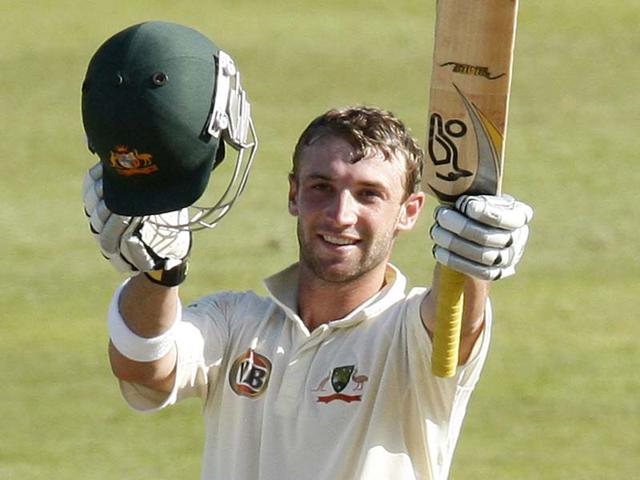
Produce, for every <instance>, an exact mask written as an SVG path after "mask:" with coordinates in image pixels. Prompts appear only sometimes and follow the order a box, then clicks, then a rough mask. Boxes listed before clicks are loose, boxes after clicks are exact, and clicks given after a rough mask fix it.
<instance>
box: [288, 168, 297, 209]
mask: <svg viewBox="0 0 640 480" xmlns="http://www.w3.org/2000/svg"><path fill="white" fill-rule="evenodd" d="M289 213H290V214H291V215H293V216H294V217H297V216H298V179H297V178H296V176H295V175H294V174H293V173H290V174H289Z"/></svg>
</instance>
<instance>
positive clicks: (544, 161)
mask: <svg viewBox="0 0 640 480" xmlns="http://www.w3.org/2000/svg"><path fill="white" fill-rule="evenodd" d="M434 5H435V1H430V2H419V1H417V0H413V1H412V0H396V1H394V2H389V1H381V0H368V1H364V0H352V1H348V2H347V1H344V0H343V1H337V0H332V1H324V2H311V1H308V2H305V1H293V0H291V1H284V0H273V1H268V2H267V1H257V0H254V1H242V0H236V1H230V0H228V1H210V2H203V1H198V2H196V1H192V0H184V1H182V2H175V1H160V0H156V1H152V0H140V1H136V2H128V1H123V0H113V1H111V2H103V1H101V2H96V1H93V0H90V1H84V2H80V1H77V2H74V1H70V0H56V1H45V0H33V1H31V2H19V1H17V0H15V1H14V0H3V1H2V2H1V3H0V26H1V28H0V45H1V47H0V132H1V133H0V135H1V137H0V138H1V141H0V165H1V167H2V168H1V170H0V225H1V226H2V233H1V234H0V246H1V250H0V252H1V253H0V271H1V272H2V275H0V319H1V320H0V381H1V382H2V385H3V388H2V392H1V393H0V431H1V432H2V433H1V434H0V478H1V479H19V480H32V479H41V478H42V479H44V478H46V479H49V478H56V479H114V478H119V479H170V478H194V479H195V478H198V475H199V469H200V455H201V447H202V433H203V432H202V427H201V424H200V413H199V407H198V404H197V402H191V403H189V402H187V403H185V404H183V405H179V406H177V407H175V408H173V409H171V410H170V411H167V412H162V413H159V414H155V415H151V416H150V415H139V414H135V413H133V412H132V411H130V410H129V409H128V408H127V407H126V406H125V405H124V403H123V401H122V400H121V399H120V397H119V393H118V390H117V387H116V384H115V381H114V380H113V378H112V377H111V375H110V371H109V367H108V363H107V359H106V355H105V351H106V341H107V335H106V327H105V312H106V307H107V304H108V301H109V298H110V296H111V292H112V291H113V289H114V287H115V286H116V285H117V283H118V282H119V279H120V277H119V276H118V275H117V274H116V273H114V272H113V271H112V269H111V267H110V266H109V264H108V263H107V262H105V261H103V260H102V259H101V258H100V255H99V254H98V251H97V248H96V246H95V245H94V243H93V240H92V238H91V237H90V235H89V233H88V229H87V226H86V222H85V219H84V216H83V213H82V203H81V195H80V188H81V182H82V177H83V175H84V172H85V170H86V169H87V168H88V167H89V166H90V165H91V164H92V163H93V162H94V158H92V156H91V155H90V154H89V152H88V151H87V149H86V147H85V145H84V135H83V131H82V126H81V119H80V85H81V82H82V78H83V75H84V71H85V68H86V65H87V62H88V60H89V58H90V57H91V55H92V54H93V52H94V51H95V50H96V48H97V47H98V46H99V45H100V44H101V43H102V42H103V41H104V40H105V39H106V38H107V37H109V36H110V35H111V34H113V33H115V32H116V31H118V30H120V29H122V28H124V27H126V26H128V25H130V24H133V23H136V22H139V21H143V20H147V19H162V20H171V21H176V22H180V23H185V24H189V25H191V26H193V27H195V28H197V29H199V30H201V31H203V32H205V33H207V34H208V35H210V36H211V37H212V38H214V39H215V40H216V42H217V43H218V44H219V45H220V46H221V47H223V48H225V49H227V50H228V51H230V52H231V53H232V54H233V56H234V57H235V58H236V61H237V63H238V65H239V66H240V69H241V71H242V74H243V83H244V85H245V87H246V89H247V90H248V92H249V94H250V97H251V99H252V102H253V105H254V119H255V122H256V125H257V128H258V133H259V136H260V140H261V148H260V151H259V154H258V158H257V160H256V164H255V168H254V171H253V173H252V176H251V179H250V183H249V186H248V189H247V191H246V193H245V195H244V196H243V198H242V199H241V201H240V203H239V204H238V205H237V206H236V207H235V209H234V210H233V211H232V213H231V215H230V216H229V217H227V218H226V219H225V221H224V222H223V223H222V224H221V225H220V227H219V228H217V229H216V230H215V231H213V232H205V233H203V234H198V235H197V237H196V242H195V249H194V252H193V262H192V269H191V276H190V279H189V281H188V282H187V283H186V285H185V287H184V289H183V293H184V297H185V298H187V299H193V298H195V297H196V296H198V295H201V294H204V293H207V292H211V291H214V290H217V289H222V288H233V289H248V288H256V289H259V290H260V291H262V287H261V279H262V278H263V277H264V276H266V275H268V274H270V273H272V272H273V271H275V270H276V269H279V268H280V267H282V266H284V265H286V264H288V263H289V262H291V261H293V260H294V259H295V257H296V254H297V250H296V243H295V238H294V223H293V220H292V219H291V218H289V217H288V216H287V215H286V214H285V208H286V189H287V184H286V174H287V172H288V169H289V159H290V152H291V149H292V147H293V144H294V143H295V140H296V138H297V135H298V134H299V132H300V131H301V130H302V128H303V127H304V126H305V125H306V124H307V122H308V121H309V120H310V119H311V118H312V117H313V116H315V115H316V114H318V113H320V112H322V111H324V110H326V109H327V108H329V107H331V106H335V105H344V104H354V103H372V104H377V105H381V106H383V107H385V108H388V109H390V110H392V111H394V112H395V113H396V114H398V115H399V116H400V117H401V118H403V119H404V120H405V121H406V123H407V124H408V125H409V126H410V128H411V129H412V131H413V132H414V134H415V135H416V136H417V137H418V138H419V139H420V140H422V139H423V138H424V136H425V112H426V103H427V88H426V82H427V80H428V77H429V72H430V56H431V49H432V27H433V11H434ZM638 25H640V6H639V5H638V3H637V1H636V0H621V1H618V2H615V3H611V4H605V3H602V2H595V1H592V0H582V1H578V0H572V1H564V2H558V1H551V0H540V1H536V2H527V1H523V2H522V5H521V12H520V23H519V32H518V39H517V52H516V61H515V74H514V81H513V95H512V103H511V117H510V131H509V137H508V142H507V154H508V161H507V164H506V177H505V182H504V184H505V190H506V191H508V192H511V193H513V194H515V195H516V196H518V197H520V198H522V199H524V200H526V201H528V202H530V203H531V204H533V206H534V207H535V209H536V218H535V221H534V223H533V230H532V237H531V241H530V246H529V250H528V253H527V256H526V258H525V259H524V261H523V263H522V266H521V268H520V271H519V274H518V275H517V276H516V277H515V278H514V279H509V280H505V281H503V282H500V283H499V284H496V285H495V286H494V289H493V299H494V304H495V314H496V315H495V316H496V324H495V330H494V343H493V347H492V351H491V354H490V357H489V360H488V364H487V366H486V370H485V374H484V377H483V379H482V381H481V383H480V385H479V387H478V389H477V391H476V393H475V395H474V397H473V398H472V402H471V405H470V408H469V412H468V416H467V420H466V422H465V426H464V429H463V433H462V437H461V440H460V443H459V445H458V449H457V452H456V455H455V458H454V466H453V471H452V478H454V479H471V478H474V479H477V478H491V479H513V478H518V479H538V478H543V479H567V478H572V479H613V478H636V477H637V475H638V472H639V471H640V428H639V427H640V418H639V417H640V405H639V398H640V379H639V374H638V372H639V371H640V348H639V340H638V339H639V337H640V313H639V308H638V307H639V306H640V300H639V297H640V260H639V257H640V255H639V253H638V250H639V247H640V245H639V242H638V233H639V231H638V230H639V227H638V219H639V218H640V215H639V208H638V206H637V202H638V200H639V199H640V196H639V195H638V193H637V191H638V185H639V184H640V173H639V169H638V161H639V159H638V152H639V151H640V141H639V140H638V139H639V135H638V133H639V132H638V130H639V127H640V123H639V120H640V116H639V115H638V110H639V108H640V93H639V92H640V88H639V87H638V85H640V68H639V67H638V65H639V63H638V56H639V54H640V35H638ZM429 223H430V215H429V212H427V213H426V214H425V215H423V218H422V220H421V222H420V225H419V226H418V228H417V230H416V231H414V232H412V233H410V234H408V235H405V236H404V237H403V238H402V239H401V240H400V242H399V244H398V249H397V251H396V254H395V257H394V261H395V262H396V263H397V264H398V265H399V266H400V267H401V268H403V269H404V270H405V271H406V273H407V274H408V275H409V276H410V278H411V281H412V283H413V284H425V283H428V282H429V281H430V276H431V270H432V267H433V261H432V259H431V255H430V245H429V242H428V240H427V235H426V230H427V228H428V226H429ZM272 440H273V441H277V439H272Z"/></svg>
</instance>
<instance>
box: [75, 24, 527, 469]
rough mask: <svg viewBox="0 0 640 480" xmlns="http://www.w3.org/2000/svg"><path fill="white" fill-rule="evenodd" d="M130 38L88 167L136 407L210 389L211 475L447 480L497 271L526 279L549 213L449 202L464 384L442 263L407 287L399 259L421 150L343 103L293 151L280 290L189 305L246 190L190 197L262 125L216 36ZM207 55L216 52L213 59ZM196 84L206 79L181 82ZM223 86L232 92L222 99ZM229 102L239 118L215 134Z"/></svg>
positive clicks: (415, 199)
mask: <svg viewBox="0 0 640 480" xmlns="http://www.w3.org/2000/svg"><path fill="white" fill-rule="evenodd" d="M125 32H126V33H125V34H124V35H123V34H120V35H116V36H115V37H114V38H112V39H110V40H109V41H107V42H106V43H105V45H103V46H102V47H101V49H100V50H99V51H98V52H97V54H96V56H94V58H93V60H92V63H91V64H90V66H89V70H88V73H87V79H86V80H85V87H84V88H83V118H84V124H85V130H86V133H87V137H88V140H89V145H90V148H91V149H92V150H93V151H94V152H96V153H97V154H98V155H99V157H100V162H99V163H98V164H97V165H96V166H94V167H93V168H91V169H90V170H89V172H88V173H87V175H86V177H85V182H84V204H85V210H86V213H87V215H88V217H89V221H90V225H91V229H92V231H93V234H94V236H95V238H96V240H97V241H98V244H99V246H100V249H101V251H102V253H103V255H104V256H105V257H106V258H107V259H109V260H110V261H111V262H112V263H113V264H114V266H115V267H116V268H118V269H119V270H121V271H126V272H128V273H129V277H128V278H127V280H125V281H124V283H123V284H122V285H120V286H119V287H118V288H117V289H116V292H115V294H114V296H113V300H112V302H111V305H110V307H109V311H108V324H109V334H110V346H109V353H110V361H111V365H112V369H113V372H114V374H115V375H116V377H117V378H118V379H119V384H120V388H121V391H122V394H123V396H124V398H125V400H126V401H127V402H128V404H129V405H130V406H131V407H133V408H134V409H136V410H140V411H154V410H159V409H162V408H165V407H168V406H170V405H172V404H174V403H176V402H178V401H181V400H183V399H186V398H190V397H194V398H198V399H199V400H200V402H201V403H202V406H203V418H204V422H205V435H206V439H205V445H204V452H203V466H202V478H203V479H207V480H221V479H224V480H258V479H260V480H281V479H317V480H336V479H340V480H354V479H359V480H374V479H385V480H389V479H399V480H405V479H407V480H408V479H421V480H426V479H445V478H447V476H448V472H449V469H450V465H451V459H452V455H453V451H454V448H455V445H456V441H457V439H458V435H459V433H460V427H461V424H462V421H463V417H464V414H465V410H466V408H467V404H468V401H469V397H470V394H471V392H472V391H473V389H474V387H475V385H476V382H477V381H478V378H479V375H480V372H481V370H482V367H483V364H484V362H485V358H486V356H487V351H488V348H489V341H490V328H491V322H492V314H491V308H490V303H489V300H488V296H487V295H488V290H489V283H490V282H491V281H492V280H495V279H498V278H501V277H506V276H509V275H512V274H513V273H514V272H515V267H516V265H517V264H518V262H519V260H520V258H521V257H522V254H523V251H524V248H525V244H526V241H527V236H528V226H527V224H528V223H529V221H530V219H531V217H532V210H531V208H530V207H528V206H527V205H525V204H523V203H521V202H518V201H516V200H514V199H513V198H511V197H508V196H503V197H496V196H467V197H463V198H462V199H460V201H458V202H457V203H456V204H455V205H452V206H447V207H439V208H437V209H436V214H435V224H434V226H433V228H432V230H431V236H432V238H433V239H434V240H435V247H434V248H435V250H436V252H437V255H436V257H437V258H438V259H439V261H441V262H443V263H445V264H447V265H448V266H450V267H452V268H455V269H456V270H458V271H461V272H463V273H465V274H466V283H465V289H464V295H465V296H464V299H465V300H464V301H465V304H464V316H463V326H462V334H461V344H460V365H459V368H458V370H457V373H456V374H455V376H454V377H452V378H438V377H435V376H433V374H432V373H431V368H430V361H431V360H430V359H431V350H432V334H433V331H434V319H435V313H434V312H435V296H436V294H437V289H438V276H439V267H436V268H435V271H434V273H433V286H432V287H431V288H412V289H408V288H407V280H406V278H405V277H404V276H403V274H402V273H401V272H400V271H399V270H398V269H397V268H396V267H394V266H393V265H392V264H391V263H390V262H389V258H390V256H391V253H392V250H393V246H394V243H395V240H396V238H397V236H398V235H399V234H401V233H403V232H408V231H410V230H412V228H413V227H414V226H415V225H416V222H417V220H418V217H419V215H420V213H421V211H422V209H423V208H424V206H425V194H424V193H423V192H422V191H421V190H420V178H421V171H422V162H423V153H422V151H421V149H420V147H419V146H418V145H417V143H416V141H415V140H414V139H413V138H412V137H411V136H410V134H409V132H408V131H407V129H406V128H405V126H404V125H403V123H402V122H401V121H400V120H398V119H397V118H396V117H395V116H393V115H392V114H391V113H389V112H387V111H384V110H380V109H378V108H374V107H364V106H356V107H348V108H339V109H332V110H330V111H328V112H326V113H324V114H322V115H320V116H318V117H317V118H315V119H314V120H313V121H312V122H311V123H310V124H309V126H308V127H307V128H306V129H305V130H304V132H303V133H302V135H301V136H300V138H299V141H298V143H297V145H296V146H295V150H294V153H293V166H292V170H291V173H290V175H289V194H288V211H289V214H291V215H293V216H294V217H296V219H297V237H298V243H299V256H298V260H297V262H296V263H294V264H292V265H290V266H288V267H287V268H285V269H284V270H282V271H281V272H279V273H276V274H275V275H273V276H272V277H270V278H268V279H267V280H266V281H265V286H266V288H267V291H268V296H266V297H265V296H260V295H258V294H256V293H255V292H252V291H246V292H219V293H213V294H211V295H206V296H204V297H202V298H200V299H198V300H195V301H193V302H191V303H187V304H184V305H183V303H182V301H181V298H180V294H179V285H180V284H181V282H182V281H184V280H185V278H186V272H187V269H186V265H187V263H188V255H189V250H190V247H191V241H192V233H191V230H193V229H194V228H195V229H197V228H198V227H199V226H201V225H202V223H201V222H202V219H203V218H205V220H204V221H205V222H208V223H215V221H217V220H214V221H211V220H210V218H211V217H210V216H209V214H210V213H211V211H214V218H217V217H216V215H219V213H220V208H219V207H220V205H225V208H223V209H222V210H223V211H224V213H226V211H228V209H229V208H230V206H231V204H232V203H233V202H232V201H223V202H218V204H217V207H218V209H217V210H218V213H217V214H216V213H215V211H216V209H215V208H214V209H212V210H207V209H203V210H197V211H196V213H195V214H193V212H192V211H191V210H190V209H189V208H188V207H189V206H190V205H191V203H192V202H193V201H195V199H196V198H198V197H199V196H200V195H201V193H202V190H203V189H204V188H205V186H206V181H205V180H208V179H209V176H210V175H211V176H212V181H215V175H216V174H215V170H214V171H213V173H211V169H212V167H215V164H216V162H220V161H222V157H223V155H222V154H221V153H220V150H221V149H222V148H225V147H224V146H225V145H226V150H229V147H231V149H232V150H236V151H238V152H239V153H240V154H242V153H243V152H245V151H246V150H250V152H249V153H247V155H249V156H250V157H252V156H253V150H255V144H256V142H255V139H254V140H249V138H250V137H252V136H253V137H254V136H255V134H253V135H252V134H250V133H247V132H253V124H252V122H251V120H250V117H247V116H246V115H245V116H244V117H243V118H239V116H238V112H239V109H237V108H233V104H235V103H236V101H235V100H233V101H229V98H228V97H229V95H235V94H238V98H242V99H244V101H246V95H245V94H244V91H243V90H242V89H241V87H240V86H239V83H237V84H236V82H235V81H233V82H230V83H229V84H230V85H236V86H235V87H231V88H229V86H228V85H227V86H226V87H224V84H223V83H220V82H224V79H222V80H221V76H220V75H221V73H220V71H219V69H220V65H221V63H222V62H221V61H220V59H219V56H220V53H219V51H218V49H217V48H216V47H214V46H213V44H211V43H210V42H209V41H207V40H205V39H203V38H202V36H201V35H200V34H198V33H197V32H194V31H192V30H190V29H186V27H182V26H176V25H173V24H164V23H158V22H151V23H148V24H143V25H141V26H136V27H134V29H133V31H131V30H129V31H125ZM176 43H179V44H181V47H180V48H182V49H184V51H183V52H179V51H178V50H179V48H178V47H176V46H175V45H176ZM171 45H173V46H171ZM189 51H192V52H193V54H188V52H189ZM185 52H187V53H185ZM203 52H204V54H202V53H203ZM176 56H178V57H179V58H177V57H176ZM224 56H226V54H224ZM167 58H168V59H167ZM194 58H201V59H202V62H203V63H206V62H207V61H209V60H211V59H213V62H212V69H213V70H215V71H212V70H210V69H208V68H200V65H196V66H194V65H192V63H193V61H194V60H193V59H194ZM167 64H169V66H167ZM176 65H177V68H172V67H173V66H176ZM229 72H233V73H234V75H236V74H237V69H236V68H235V67H234V68H233V69H230V70H229ZM229 72H227V73H229ZM187 74H188V76H189V78H188V79H185V78H182V75H187ZM198 75H200V77H198ZM120 78H122V83H120ZM234 80H236V79H234ZM127 82H128V83H127ZM183 82H187V83H188V82H193V83H194V84H196V85H200V84H202V85H203V88H201V89H200V90H198V88H196V87H194V86H189V87H188V88H186V89H185V91H182V92H177V91H172V90H170V89H171V88H174V87H175V86H176V85H177V87H176V88H178V87H180V86H181V85H182V84H183ZM212 82H213V84H212ZM221 85H223V87H224V88H223V89H224V90H225V91H224V92H223V94H224V95H223V96H226V97H227V98H223V99H222V100H221V101H220V103H219V104H218V105H216V99H217V98H220V95H218V93H219V91H220V88H221ZM234 92H235V93H234ZM195 94H202V95H203V96H202V97H201V98H197V96H196V97H194V95H195ZM181 95H184V97H185V98H181V97H180V96H181ZM192 97H193V98H192ZM178 99H179V100H180V101H179V102H177V104H178V105H179V108H178V107H175V105H176V100H178ZM169 100H172V102H169ZM105 102H106V103H108V105H107V104H105ZM203 104H204V105H205V108H204V109H202V105H203ZM247 108H248V105H247ZM240 110H241V109H240ZM245 110H246V109H245ZM158 112H160V113H158ZM216 115H217V116H219V117H220V118H222V117H225V116H226V117H227V118H226V120H224V121H220V122H219V124H218V125H217V127H216V128H212V123H213V122H214V120H215V119H213V120H212V117H216ZM132 117H133V118H134V120H133V121H132V120H131V118H132ZM167 122H168V123H170V125H171V128H169V127H168V126H167ZM234 125H236V126H238V125H241V126H242V127H241V128H238V129H236V130H234V127H233V126H234ZM174 127H175V128H174ZM203 132H204V133H203ZM239 132H240V133H239ZM167 136H168V137H169V138H166V137H167ZM179 136H180V137H179ZM207 149H210V150H209V151H208V152H206V150H207ZM202 152H206V153H207V155H209V156H208V157H207V156H206V155H204V156H203V155H202V154H201V153H202ZM202 165H204V167H202ZM165 170H170V171H171V172H170V174H169V175H168V176H167V177H163V176H162V175H165V172H164V171H165ZM194 171H195V172H196V173H193V172H194ZM203 175H204V176H206V177H207V178H206V179H205V180H203V179H202V178H201V177H202V176H203ZM176 184H177V185H176ZM235 198H237V195H236V196H233V197H232V200H235ZM215 234H216V235H224V230H218V231H216V232H215ZM234 241H240V239H234ZM428 243H430V242H427V240H426V239H425V248H424V252H416V261H417V262H420V261H422V260H421V258H423V255H424V253H425V252H427V251H428V250H430V249H431V248H432V247H431V245H429V244H428ZM211 261H212V262H215V255H214V256H213V257H212V259H211Z"/></svg>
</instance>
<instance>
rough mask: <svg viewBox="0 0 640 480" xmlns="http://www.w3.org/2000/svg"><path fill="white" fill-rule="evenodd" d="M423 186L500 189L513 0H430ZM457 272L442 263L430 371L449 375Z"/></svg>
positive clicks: (442, 191) (447, 192)
mask: <svg viewBox="0 0 640 480" xmlns="http://www.w3.org/2000/svg"><path fill="white" fill-rule="evenodd" d="M436 9H437V10H436V28H435V36H434V53H433V62H432V73H431V86H430V101H429V114H428V121H429V128H428V134H427V141H426V153H427V155H426V159H425V172H424V175H423V181H422V187H423V189H424V190H425V191H426V192H427V193H430V194H431V195H433V196H434V197H436V198H437V199H438V200H439V201H440V202H442V203H452V202H455V200H456V199H457V198H458V197H459V196H460V195H464V194H473V195H476V194H497V193H499V192H500V188H501V183H502V172H503V163H504V147H505V141H504V139H505V137H506V131H507V118H508V105H509V95H510V90H511V72H512V66H513V50H514V42H515V31H516V18H517V11H518V1H517V0H473V1H463V0H437V6H436ZM463 283H464V276H463V275H462V274H460V273H458V272H455V271H453V270H451V269H449V268H447V267H445V266H441V276H440V282H439V285H438V298H437V300H436V301H437V313H436V327H435V332H434V349H433V355H432V370H433V373H434V374H435V375H438V376H442V377H449V376H452V375H454V374H455V371H456V366H457V363H458V347H459V336H460V323H461V317H462V304H463V299H462V290H463Z"/></svg>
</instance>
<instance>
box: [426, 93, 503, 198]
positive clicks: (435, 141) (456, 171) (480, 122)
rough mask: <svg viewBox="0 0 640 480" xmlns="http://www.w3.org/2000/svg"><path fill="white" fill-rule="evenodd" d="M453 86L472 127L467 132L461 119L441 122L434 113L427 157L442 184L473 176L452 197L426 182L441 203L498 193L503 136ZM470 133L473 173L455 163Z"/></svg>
mask: <svg viewBox="0 0 640 480" xmlns="http://www.w3.org/2000/svg"><path fill="white" fill-rule="evenodd" d="M453 86H454V87H455V89H456V91H457V92H458V95H459V96H460V99H461V100H462V102H463V104H464V107H465V110H466V112H467V114H468V116H469V121H470V123H471V126H472V128H471V129H470V128H469V126H468V125H467V124H466V123H465V121H464V120H463V119H458V118H454V119H444V118H443V117H442V116H441V115H439V114H438V113H433V114H432V115H431V118H430V119H429V139H428V145H427V154H428V156H429V159H430V160H431V163H432V164H433V166H434V168H435V167H438V171H437V172H436V178H437V179H439V180H442V181H445V182H457V181H459V180H464V179H465V178H468V177H472V176H473V177H474V178H473V181H472V182H471V185H469V187H467V188H464V189H463V190H462V191H459V192H455V193H454V194H447V193H445V192H442V191H440V190H439V189H438V188H437V187H436V186H435V185H432V184H431V183H429V184H428V185H429V188H431V190H432V191H433V192H434V193H435V194H436V195H437V196H438V198H439V199H440V200H442V201H445V202H452V201H455V199H456V198H457V197H458V196H460V195H462V194H494V193H496V192H497V190H498V178H500V168H501V165H500V156H501V153H502V141H503V137H502V134H501V133H500V131H499V130H498V129H497V128H496V127H495V125H493V123H492V122H491V121H490V120H489V118H487V116H486V115H484V114H483V113H482V111H480V109H478V108H477V107H476V105H474V104H473V102H471V101H470V100H469V99H467V97H465V95H464V94H463V93H462V92H461V91H460V89H459V88H458V87H457V85H455V84H454V85H453ZM470 130H471V131H472V132H473V134H474V136H475V143H476V145H475V146H476V150H477V162H476V166H475V167H476V168H475V171H471V170H468V169H466V168H462V167H461V166H460V165H459V162H458V159H459V152H460V147H461V145H462V142H463V141H465V140H466V139H465V136H466V135H467V134H468V133H469V132H470ZM467 141H472V140H467ZM461 188H463V187H461Z"/></svg>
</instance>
